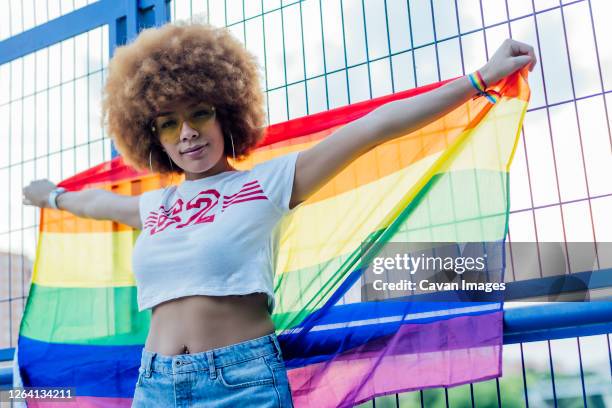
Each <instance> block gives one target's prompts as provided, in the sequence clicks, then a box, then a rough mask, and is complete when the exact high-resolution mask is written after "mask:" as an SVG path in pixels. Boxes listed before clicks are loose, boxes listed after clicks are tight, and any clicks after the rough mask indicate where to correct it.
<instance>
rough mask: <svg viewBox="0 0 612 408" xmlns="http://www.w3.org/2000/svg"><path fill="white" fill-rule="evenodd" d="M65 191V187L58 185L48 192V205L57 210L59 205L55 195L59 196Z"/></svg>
mask: <svg viewBox="0 0 612 408" xmlns="http://www.w3.org/2000/svg"><path fill="white" fill-rule="evenodd" d="M65 191H66V189H65V188H64V187H58V188H56V189H55V190H52V191H51V192H50V193H49V205H50V206H51V208H55V209H56V210H59V207H58V206H57V202H56V200H57V196H59V195H60V194H62V193H63V192H65Z"/></svg>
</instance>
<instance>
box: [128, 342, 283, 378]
mask: <svg viewBox="0 0 612 408" xmlns="http://www.w3.org/2000/svg"><path fill="white" fill-rule="evenodd" d="M270 354H277V355H278V356H279V357H280V358H282V353H281V348H280V344H279V343H278V339H277V338H276V334H275V333H270V334H267V335H265V336H262V337H258V338H255V339H251V340H246V341H243V342H240V343H236V344H230V345H229V346H225V347H219V348H215V349H212V350H208V351H202V352H200V353H193V354H177V355H174V356H168V355H164V354H159V353H156V352H152V351H148V350H145V349H144V348H143V349H142V357H141V360H140V367H141V368H142V369H143V370H144V375H145V376H147V377H150V376H151V372H152V371H156V372H161V373H166V374H175V373H181V372H183V373H184V372H190V371H210V372H211V375H214V372H215V371H216V368H219V367H224V366H228V365H232V364H236V363H240V362H242V361H247V360H252V359H255V358H258V357H263V356H268V355H270Z"/></svg>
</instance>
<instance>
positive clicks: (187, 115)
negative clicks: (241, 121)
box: [154, 101, 232, 180]
mask: <svg viewBox="0 0 612 408" xmlns="http://www.w3.org/2000/svg"><path fill="white" fill-rule="evenodd" d="M154 126H155V132H154V133H155V135H156V137H158V140H159V141H160V143H161V145H162V146H163V148H164V150H165V151H166V153H168V156H170V159H172V161H173V162H174V163H173V164H174V165H175V166H178V167H180V168H181V169H183V171H184V172H185V179H186V180H195V179H199V178H203V177H207V176H212V175H214V174H217V173H220V172H223V171H226V170H232V168H231V166H229V164H228V162H227V159H226V158H225V156H224V155H223V151H224V141H223V132H222V130H221V126H220V123H219V121H218V120H217V117H216V113H215V111H214V106H212V105H211V104H207V103H198V102H196V101H181V102H177V103H168V104H165V105H163V106H161V107H160V113H159V114H158V115H157V117H156V118H155V119H154ZM194 149H196V150H194Z"/></svg>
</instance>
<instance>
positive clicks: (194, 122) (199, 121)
mask: <svg viewBox="0 0 612 408" xmlns="http://www.w3.org/2000/svg"><path fill="white" fill-rule="evenodd" d="M214 117H215V109H214V108H213V107H212V106H209V105H200V106H197V107H195V108H194V109H193V110H192V111H191V112H190V114H189V121H188V122H189V124H190V125H191V127H200V128H201V127H202V126H204V125H206V124H207V123H208V122H209V121H211V120H212V119H213V118H214Z"/></svg>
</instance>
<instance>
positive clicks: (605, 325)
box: [0, 0, 612, 403]
mask: <svg viewBox="0 0 612 408" xmlns="http://www.w3.org/2000/svg"><path fill="white" fill-rule="evenodd" d="M169 3H170V2H169V1H168V0H99V1H97V2H95V3H92V4H90V5H88V6H85V7H83V8H80V9H77V10H75V11H73V12H71V13H69V14H66V15H63V16H61V17H58V18H56V19H54V20H51V21H48V22H47V23H44V24H41V25H38V26H36V27H34V28H32V29H30V30H27V31H24V32H22V33H20V34H18V35H15V36H13V37H10V38H8V39H6V40H4V41H0V65H1V64H4V63H7V62H9V61H11V60H13V59H15V58H19V57H21V56H24V55H27V54H30V53H33V52H35V51H37V50H39V49H41V48H45V47H48V46H51V45H53V44H55V43H58V42H60V41H63V40H65V39H68V38H71V37H74V36H76V35H78V34H81V33H83V32H86V31H88V30H91V29H92V28H95V27H98V26H101V25H106V24H107V25H108V26H109V30H108V33H109V41H108V43H109V53H110V56H112V55H113V53H114V50H115V48H116V47H117V46H120V45H123V44H125V43H126V42H127V41H128V40H131V39H133V38H135V37H136V35H137V34H138V32H139V31H140V30H142V29H143V28H146V27H152V26H158V25H162V24H164V23H165V22H167V21H169V20H170V4H169ZM438 70H439V67H438ZM116 155H117V151H116V150H115V149H114V146H113V147H112V156H113V157H115V156H116ZM601 272H602V273H601V274H598V276H597V279H598V280H597V282H598V285H600V287H610V286H612V270H606V271H601ZM576 275H579V274H576ZM577 277H579V276H577ZM542 283H544V282H542ZM591 284H593V282H591ZM543 286H546V287H550V286H549V285H539V286H538V285H532V284H526V283H525V282H517V283H510V284H509V285H508V293H510V294H511V293H517V294H520V296H518V297H529V296H530V295H531V296H537V295H542V294H543V293H539V292H538V290H539V289H538V288H540V289H541V288H542V287H543ZM596 286H597V285H596ZM598 287H599V286H598ZM526 290H527V291H529V292H526ZM611 332H612V301H610V302H591V303H570V304H568V303H559V304H543V305H539V306H529V307H523V308H515V309H509V310H506V312H505V316H504V344H514V343H522V342H534V341H542V340H553V339H560V338H572V337H578V336H588V335H596V334H607V333H611ZM607 343H608V357H609V362H610V372H611V376H612V351H611V350H610V341H609V339H608V342H607ZM14 351H15V349H14V348H8V349H0V362H1V361H10V360H12V358H13V355H14ZM581 375H582V373H581ZM11 384H12V371H11V369H10V368H2V369H0V389H3V388H8V387H10V385H11ZM583 384H584V382H583ZM583 386H584V385H583ZM498 392H499V387H498ZM526 392H527V390H526V389H525V394H526ZM583 392H584V389H583ZM447 401H448V400H447ZM555 403H556V401H555ZM585 403H586V401H585Z"/></svg>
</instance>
